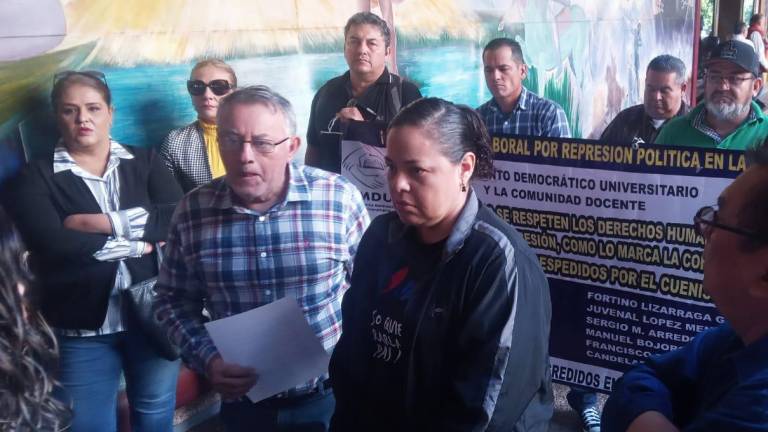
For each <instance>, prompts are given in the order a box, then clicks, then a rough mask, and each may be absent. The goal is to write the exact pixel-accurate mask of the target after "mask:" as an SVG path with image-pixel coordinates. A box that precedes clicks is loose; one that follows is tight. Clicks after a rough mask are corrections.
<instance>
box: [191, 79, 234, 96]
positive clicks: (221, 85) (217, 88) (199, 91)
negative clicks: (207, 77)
mask: <svg viewBox="0 0 768 432" xmlns="http://www.w3.org/2000/svg"><path fill="white" fill-rule="evenodd" d="M206 87H208V88H210V89H211V91H212V92H213V94H215V95H216V96H224V95H225V94H227V93H229V91H230V90H232V85H231V84H229V81H227V80H225V79H215V80H211V82H209V83H207V84H206V83H205V82H204V81H202V80H189V81H187V91H189V94H191V95H192V96H201V95H203V94H204V93H205V88H206Z"/></svg>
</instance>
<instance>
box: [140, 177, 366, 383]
mask: <svg viewBox="0 0 768 432" xmlns="http://www.w3.org/2000/svg"><path fill="white" fill-rule="evenodd" d="M289 172H290V182H289V186H288V191H287V194H286V197H285V199H284V200H283V202H281V203H279V204H277V205H275V206H274V207H273V208H272V209H271V210H269V211H267V212H266V213H263V214H259V213H257V212H254V211H251V210H248V209H245V208H242V207H239V206H237V205H235V204H234V203H233V202H232V193H233V192H232V191H231V189H230V188H229V186H228V185H227V184H226V182H225V181H224V179H223V178H219V179H216V180H213V181H212V182H210V183H208V184H206V185H203V186H201V187H199V188H197V189H195V190H193V191H191V192H190V193H189V194H187V195H186V196H185V197H184V199H183V200H182V201H181V202H180V203H179V205H178V207H177V208H176V213H175V214H174V217H173V222H172V226H171V230H170V234H169V237H168V244H167V246H166V253H165V261H164V262H163V265H162V269H161V272H160V276H159V278H158V282H157V285H156V288H155V290H156V292H157V301H156V304H155V311H156V313H157V314H158V315H159V317H160V319H161V321H162V322H163V325H164V326H165V328H166V329H167V330H168V332H169V335H170V337H171V340H172V341H174V342H175V343H177V344H178V345H179V346H180V347H181V349H182V352H183V353H184V354H185V356H186V357H187V358H188V359H190V360H191V361H192V363H193V364H192V366H193V367H194V368H196V369H198V370H200V371H201V372H202V371H205V367H206V365H207V364H208V362H209V361H210V360H211V358H213V357H214V356H215V355H216V354H217V350H216V347H215V346H214V344H213V342H212V341H211V339H210V336H209V335H208V332H207V331H206V330H205V327H204V326H203V322H202V316H201V310H202V308H203V304H205V307H206V308H207V309H208V311H209V312H210V314H211V317H212V318H213V319H218V318H223V317H227V316H230V315H234V314H237V313H240V312H244V311H247V310H250V309H253V308H256V307H259V306H262V305H264V304H267V303H270V302H272V301H275V300H277V299H280V298H282V297H286V296H290V297H294V298H296V300H297V302H298V304H299V306H300V307H301V308H302V309H303V311H304V316H305V317H306V319H307V321H308V322H309V324H310V326H311V327H312V328H313V329H314V331H315V333H316V334H317V336H318V338H319V339H320V340H321V342H322V343H323V346H324V347H325V349H326V350H327V351H329V352H330V351H332V350H333V347H334V346H335V345H336V342H337V341H338V339H339V336H340V333H341V298H342V295H343V294H344V292H345V291H346V290H347V288H349V280H350V276H351V273H352V262H353V259H354V255H355V252H356V251H357V245H358V242H359V241H360V238H361V237H362V235H363V231H365V229H366V228H367V227H368V224H369V222H370V218H369V216H368V212H367V211H366V209H365V204H364V203H363V199H362V196H361V195H360V192H359V191H358V190H357V189H356V188H355V186H353V185H352V184H351V183H349V182H348V181H347V180H346V179H344V178H343V177H341V176H338V175H335V174H331V173H327V172H325V171H321V170H318V169H314V168H310V167H305V166H297V165H294V164H291V165H290V166H289ZM314 384H315V383H314V381H313V382H310V383H307V384H306V385H304V386H300V387H297V390H302V389H304V388H309V387H311V386H313V385H314Z"/></svg>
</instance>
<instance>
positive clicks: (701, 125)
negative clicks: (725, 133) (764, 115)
mask: <svg viewBox="0 0 768 432" xmlns="http://www.w3.org/2000/svg"><path fill="white" fill-rule="evenodd" d="M756 118H757V114H755V112H754V110H752V109H750V110H749V115H748V116H747V118H746V119H745V120H744V122H749V121H752V120H754V119H756ZM691 125H692V126H693V127H694V128H696V129H698V130H699V131H700V132H701V133H703V134H704V135H706V136H708V137H710V138H712V140H713V141H714V142H715V143H717V144H720V143H721V142H722V141H723V139H725V138H726V137H722V136H720V134H719V133H717V131H716V130H714V129H712V128H711V127H709V125H708V124H707V110H706V109H703V110H701V111H699V112H698V113H697V114H696V116H694V117H693V120H692V121H691Z"/></svg>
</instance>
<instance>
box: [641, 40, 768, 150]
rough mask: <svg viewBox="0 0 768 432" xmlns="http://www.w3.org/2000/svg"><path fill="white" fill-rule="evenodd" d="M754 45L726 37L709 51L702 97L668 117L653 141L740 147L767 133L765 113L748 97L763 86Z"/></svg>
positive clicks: (763, 136)
mask: <svg viewBox="0 0 768 432" xmlns="http://www.w3.org/2000/svg"><path fill="white" fill-rule="evenodd" d="M762 85H763V80H762V78H760V63H759V62H758V61H757V56H756V55H755V50H754V49H752V47H751V46H749V45H747V44H745V43H744V42H739V41H735V40H730V41H726V42H723V43H721V44H720V45H718V46H717V47H715V49H714V50H713V51H712V55H711V57H710V58H709V60H708V61H707V64H706V74H705V76H704V101H703V102H702V103H700V104H699V105H698V106H696V107H695V108H694V109H692V110H691V111H690V112H689V113H688V114H687V115H684V116H681V117H678V118H675V119H672V120H670V121H669V123H667V124H666V125H665V126H664V127H663V128H662V129H661V132H660V133H659V135H658V137H656V143H657V144H668V145H680V146H695V147H707V148H715V147H716V148H721V149H732V150H744V149H746V148H747V147H750V146H753V145H755V144H756V143H760V142H763V140H765V139H766V138H768V117H766V115H765V114H763V112H762V111H761V110H760V107H759V106H758V105H757V103H755V102H754V101H753V100H752V99H753V98H754V97H755V96H757V94H758V92H759V91H760V89H761V88H762Z"/></svg>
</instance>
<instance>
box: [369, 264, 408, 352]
mask: <svg viewBox="0 0 768 432" xmlns="http://www.w3.org/2000/svg"><path fill="white" fill-rule="evenodd" d="M408 273H409V269H408V267H403V268H401V269H400V270H398V271H396V272H395V273H394V274H393V275H392V277H391V278H390V279H389V282H388V283H387V285H386V286H385V288H384V290H383V291H382V292H381V294H380V295H379V306H380V307H379V308H377V309H374V310H373V312H372V314H371V333H372V335H373V340H374V342H375V343H376V350H375V351H374V353H373V358H374V359H378V360H381V361H383V362H385V363H392V364H395V363H397V362H398V361H400V359H401V358H402V356H403V337H404V336H405V335H404V334H403V316H404V311H405V305H406V303H407V302H408V299H409V298H410V296H411V294H412V293H413V287H414V281H413V280H411V279H410V278H409V277H408Z"/></svg>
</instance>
